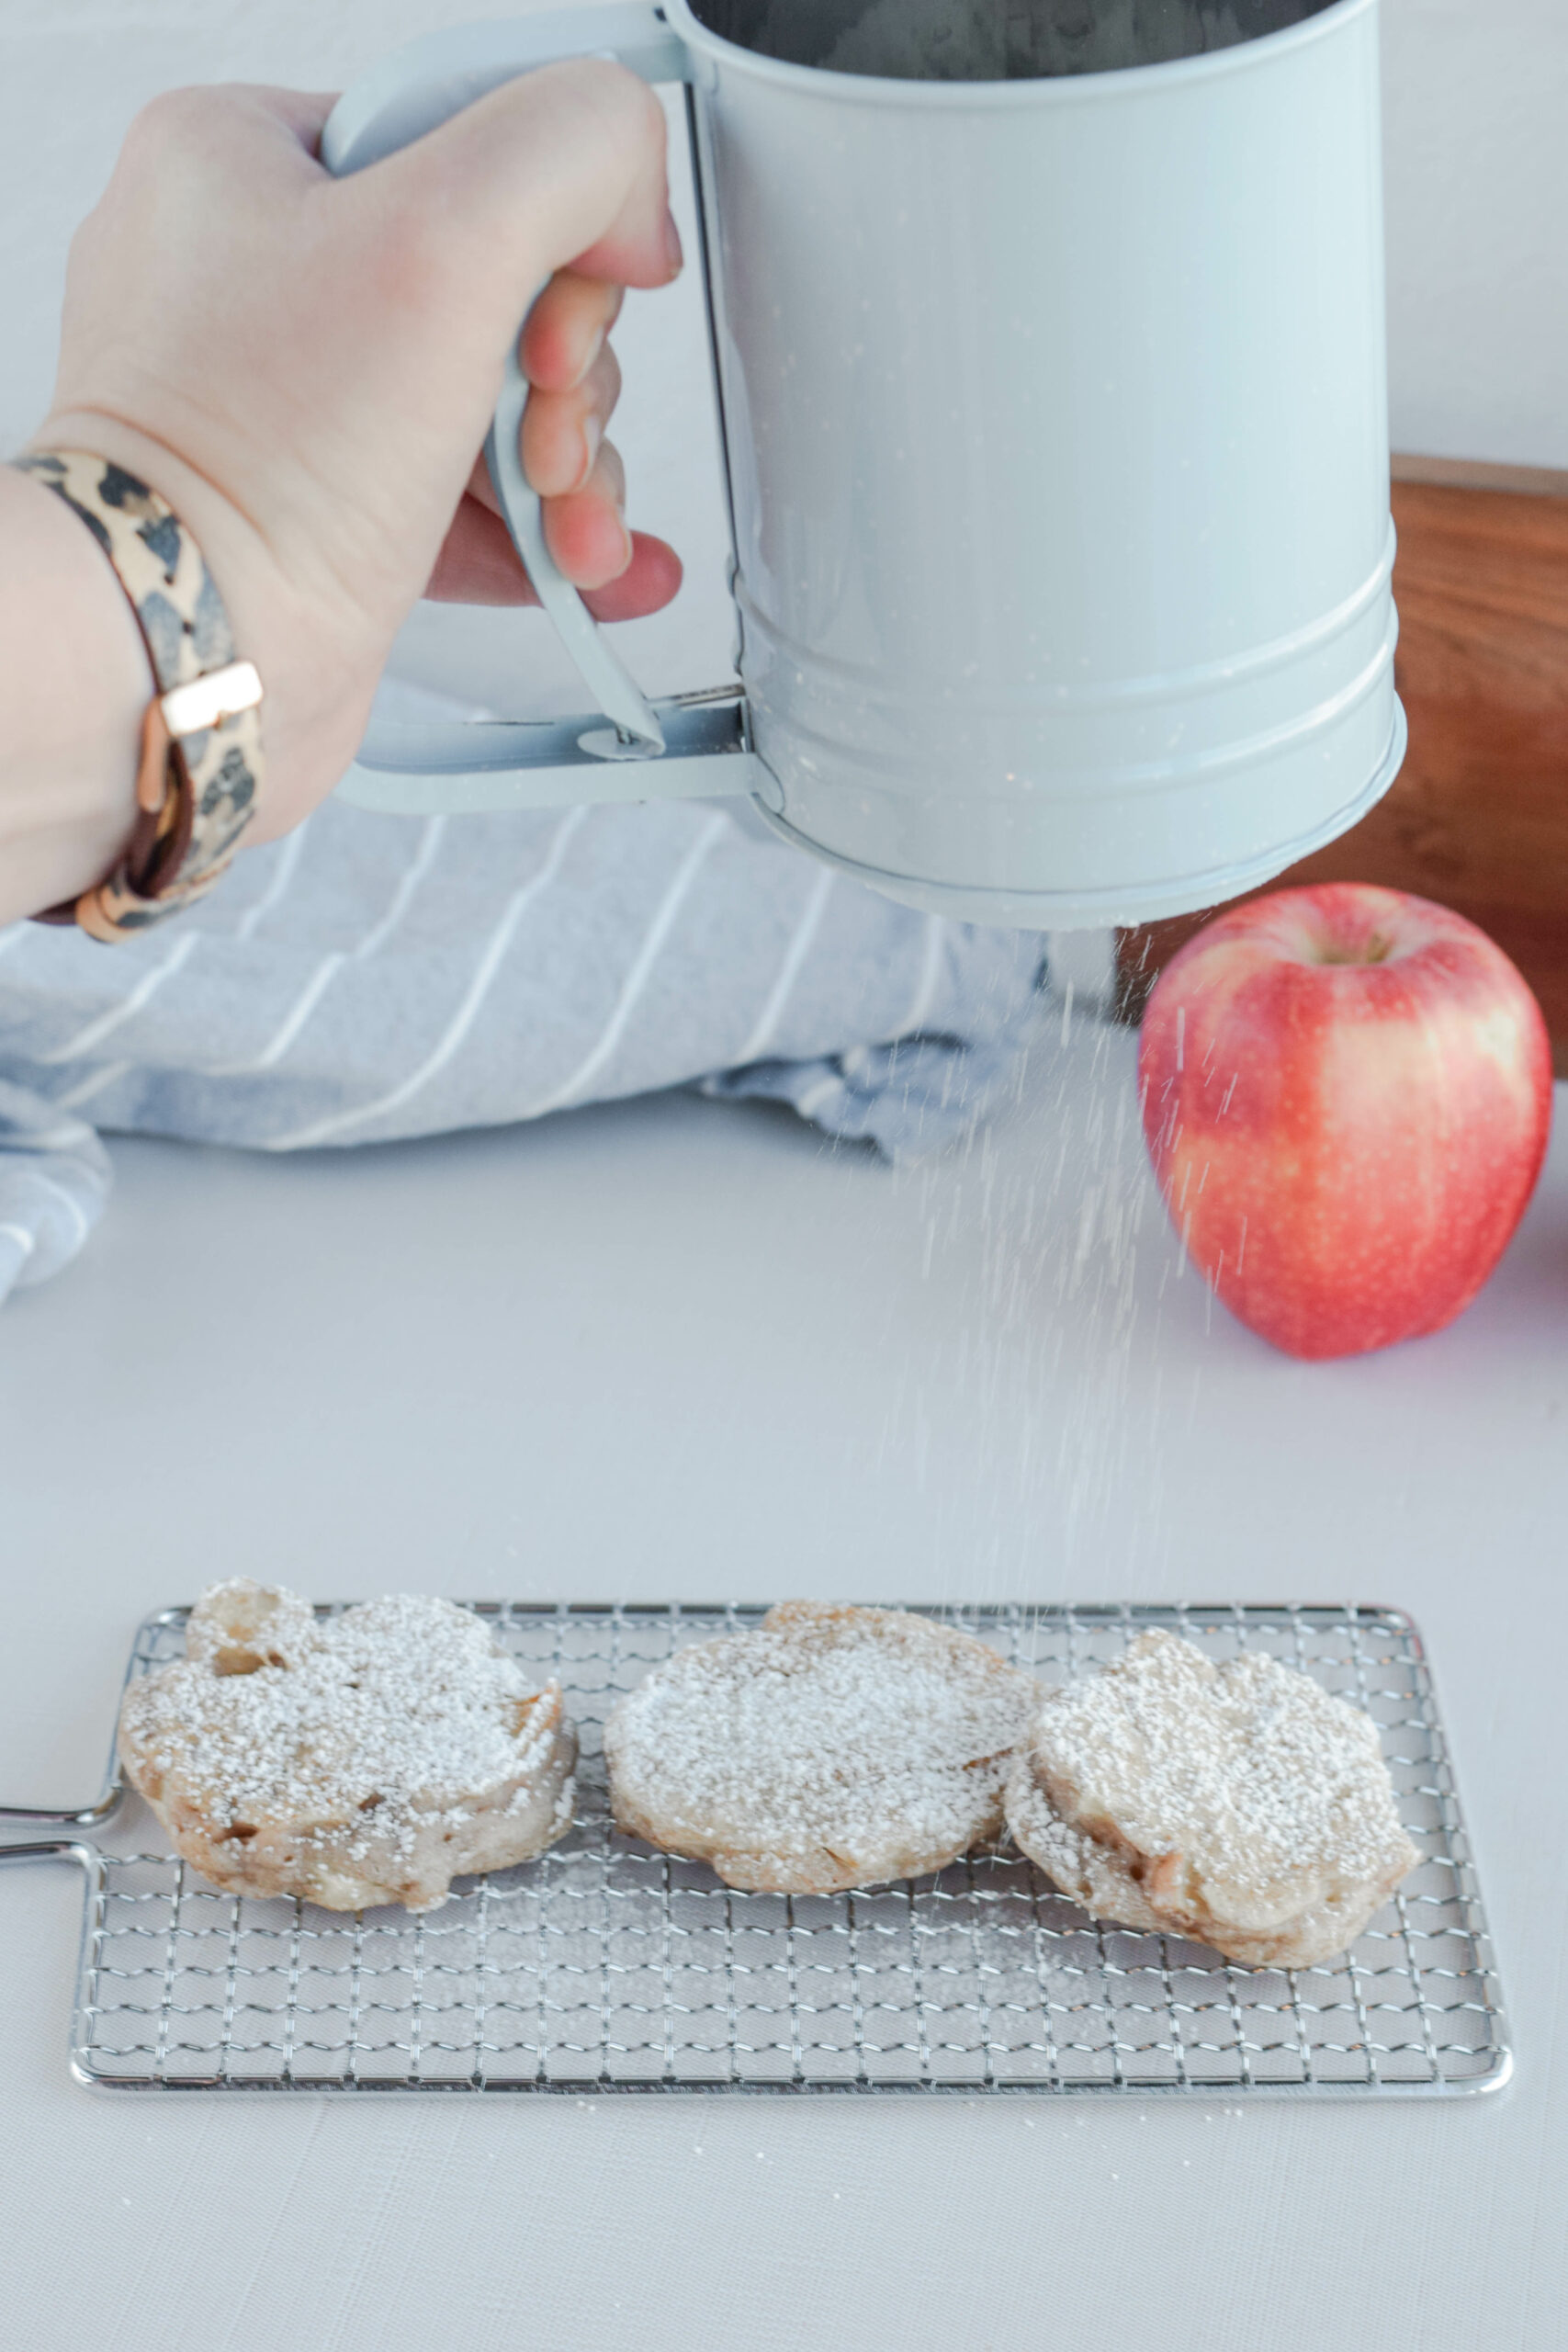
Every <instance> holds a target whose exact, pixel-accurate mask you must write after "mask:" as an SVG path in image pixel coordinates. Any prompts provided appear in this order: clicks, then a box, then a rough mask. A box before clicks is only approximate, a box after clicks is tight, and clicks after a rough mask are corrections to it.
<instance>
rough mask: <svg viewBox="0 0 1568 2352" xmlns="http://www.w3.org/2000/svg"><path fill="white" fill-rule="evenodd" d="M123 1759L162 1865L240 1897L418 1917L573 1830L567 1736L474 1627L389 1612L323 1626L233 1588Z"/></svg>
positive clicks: (455, 1618) (124, 1721) (174, 1670)
mask: <svg viewBox="0 0 1568 2352" xmlns="http://www.w3.org/2000/svg"><path fill="white" fill-rule="evenodd" d="M119 1753H120V1758H121V1759H122V1761H123V1763H124V1766H125V1769H126V1771H127V1773H128V1774H129V1776H130V1780H131V1781H133V1783H134V1784H135V1786H136V1787H137V1788H138V1789H140V1791H141V1793H142V1795H143V1796H144V1797H145V1798H146V1799H147V1801H148V1803H149V1804H151V1805H152V1810H153V1811H154V1813H155V1814H156V1815H157V1816H158V1818H159V1820H160V1821H161V1822H162V1823H163V1825H164V1828H165V1829H166V1830H167V1831H168V1833H169V1836H170V1838H172V1839H173V1841H174V1844H175V1849H176V1850H177V1851H178V1852H179V1853H181V1854H183V1855H184V1856H185V1857H186V1860H187V1861H190V1862H192V1863H194V1864H195V1866H196V1868H197V1870H198V1871H201V1873H202V1875H203V1877H205V1878H209V1879H211V1880H212V1881H213V1882H214V1883H215V1884H217V1885H219V1886H224V1887H231V1888H232V1889H233V1890H234V1891H235V1892H236V1893H240V1894H292V1895H300V1896H304V1897H307V1898H308V1899H309V1900H310V1901H311V1902H313V1903H320V1904H323V1905H325V1906H326V1907H327V1908H328V1909H329V1910H333V1911H353V1910H357V1909H359V1908H360V1907H361V1906H362V1905H371V1904H377V1903H401V1904H405V1905H407V1906H408V1908H409V1909H410V1910H411V1911H430V1910H434V1908H435V1906H436V1905H438V1904H440V1903H442V1902H444V1901H445V1900H446V1895H447V1893H448V1892H449V1890H450V1887H451V1883H452V1881H453V1879H454V1878H455V1877H457V1876H458V1875H460V1874H463V1873H466V1872H468V1871H488V1870H502V1869H505V1868H507V1867H508V1866H509V1865H510V1864H512V1863H514V1862H521V1861H526V1860H529V1859H530V1858H531V1857H532V1856H533V1855H535V1854H537V1853H540V1852H542V1851H543V1849H545V1848H546V1847H547V1846H550V1845H553V1844H554V1843H555V1841H556V1839H557V1838H560V1837H562V1836H564V1834H565V1832H566V1830H567V1829H568V1828H569V1826H570V1822H571V1809H572V1768H573V1765H574V1764H575V1762H576V1759H577V1736H576V1733H575V1732H574V1730H573V1729H572V1726H571V1724H570V1723H569V1722H568V1721H567V1719H566V1717H565V1714H564V1713H563V1712H562V1707H561V1695H560V1691H559V1690H558V1687H557V1685H556V1684H554V1683H551V1684H549V1685H548V1686H547V1688H546V1689H545V1690H544V1691H534V1690H532V1689H531V1688H530V1686H529V1684H528V1682H527V1680H526V1679H525V1676H524V1675H523V1673H522V1672H521V1670H520V1669H519V1668H518V1667H517V1666H515V1665H514V1664H513V1661H512V1660H511V1659H510V1658H507V1657H502V1654H501V1652H500V1651H499V1650H498V1649H497V1647H496V1645H495V1644H494V1642H493V1641H492V1640H491V1636H490V1634H489V1633H488V1632H487V1631H486V1629H485V1627H484V1625H483V1623H481V1622H480V1620H479V1618H478V1617H476V1616H474V1615H473V1613H472V1612H471V1611H468V1610H467V1609H459V1608H457V1607H456V1606H455V1605H454V1604H453V1603H452V1602H451V1601H448V1600H427V1599H419V1598H416V1597H414V1596H412V1595H407V1594H402V1595H395V1596H393V1597H391V1598H389V1599H387V1600H372V1601H367V1602H365V1603H363V1604H362V1605H361V1606H359V1607H357V1608H354V1609H349V1610H346V1611H344V1614H343V1615H342V1616H341V1617H337V1618H332V1619H328V1620H325V1621H322V1622H318V1621H317V1619H316V1617H315V1615H314V1613H313V1611H311V1608H310V1603H309V1602H308V1601H306V1600H301V1599H300V1598H299V1595H298V1594H297V1593H292V1592H286V1591H283V1590H281V1589H276V1588H274V1587H272V1586H268V1585H259V1584H254V1583H252V1582H251V1581H250V1579H249V1578H246V1577H237V1578H235V1579H234V1580H233V1581H232V1582H231V1583H228V1584H220V1585H214V1586H213V1587H212V1588H211V1589H210V1590H209V1591H208V1592H205V1593H203V1595H202V1597H201V1599H200V1600H198V1601H197V1604H196V1607H195V1608H194V1609H193V1611H191V1616H190V1622H189V1625H188V1628H187V1631H186V1655H185V1657H184V1658H183V1659H181V1660H178V1661H176V1662H175V1664H174V1665H171V1666H165V1667H160V1668H158V1669H157V1670H156V1671H155V1672H154V1673H152V1674H149V1675H147V1676H146V1677H145V1678H144V1679H142V1680H141V1681H140V1682H135V1683H133V1684H132V1685H131V1687H130V1690H129V1691H127V1692H126V1696H125V1703H124V1705H123V1707H122V1709H121V1711H120V1722H119Z"/></svg>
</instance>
